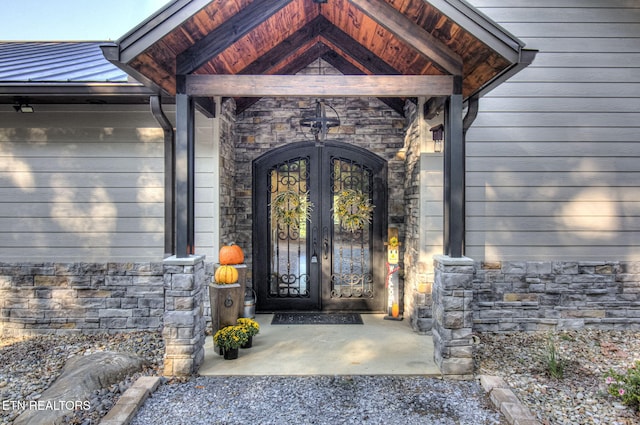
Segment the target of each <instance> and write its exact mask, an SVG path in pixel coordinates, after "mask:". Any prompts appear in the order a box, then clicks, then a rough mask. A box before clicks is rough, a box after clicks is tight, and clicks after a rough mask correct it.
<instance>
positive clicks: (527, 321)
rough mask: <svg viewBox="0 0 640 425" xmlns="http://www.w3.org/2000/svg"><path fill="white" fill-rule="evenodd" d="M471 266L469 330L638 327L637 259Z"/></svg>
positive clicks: (639, 283) (639, 280)
mask: <svg viewBox="0 0 640 425" xmlns="http://www.w3.org/2000/svg"><path fill="white" fill-rule="evenodd" d="M475 268H476V274H475V276H474V279H473V291H474V297H473V299H474V313H473V328H474V330H475V331H480V332H510V331H540V330H547V329H572V328H582V327H593V328H600V329H640V261H638V262H616V261H587V262H582V261H543V262H538V261H535V262H527V261H504V262H493V263H476V265H475Z"/></svg>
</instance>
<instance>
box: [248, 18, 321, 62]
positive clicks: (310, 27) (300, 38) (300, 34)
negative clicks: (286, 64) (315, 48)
mask: <svg viewBox="0 0 640 425" xmlns="http://www.w3.org/2000/svg"><path fill="white" fill-rule="evenodd" d="M327 24H328V22H327V21H326V20H325V19H324V18H321V17H318V18H315V19H314V20H312V21H311V22H309V23H308V24H307V25H305V26H304V27H302V28H300V29H299V30H298V31H296V32H295V33H293V34H292V35H290V36H289V37H287V38H286V39H285V40H283V41H282V42H281V43H279V44H278V45H277V46H275V47H274V48H272V49H271V50H269V51H268V52H267V53H265V54H264V55H262V56H261V57H259V58H258V59H257V60H255V61H253V62H252V63H250V64H249V65H247V66H246V67H245V68H243V69H242V70H241V71H240V72H238V74H263V73H268V71H269V69H271V68H273V67H274V66H276V64H278V63H279V62H281V61H283V60H285V59H286V58H287V56H289V55H291V54H292V53H293V52H297V51H298V50H299V49H300V48H302V46H304V45H305V44H307V43H309V41H311V40H313V39H314V38H315V37H316V36H317V35H318V34H319V32H320V31H321V30H322V28H323V26H324V25H327Z"/></svg>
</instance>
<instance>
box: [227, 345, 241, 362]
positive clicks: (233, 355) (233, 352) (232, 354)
mask: <svg viewBox="0 0 640 425" xmlns="http://www.w3.org/2000/svg"><path fill="white" fill-rule="evenodd" d="M238 351H239V350H238V349H237V348H225V350H224V359H225V360H235V359H237V358H238Z"/></svg>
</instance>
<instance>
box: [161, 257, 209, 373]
mask: <svg viewBox="0 0 640 425" xmlns="http://www.w3.org/2000/svg"><path fill="white" fill-rule="evenodd" d="M205 279H206V278H205V272H204V257H203V256H195V255H194V256H190V257H189V258H176V257H169V258H167V259H165V260H164V297H165V312H164V318H163V320H164V329H163V331H162V336H163V338H164V343H165V354H164V375H166V376H189V375H192V374H194V373H196V372H197V371H198V368H199V367H200V365H201V364H202V362H203V361H204V342H205V320H204V297H205V287H206V286H205Z"/></svg>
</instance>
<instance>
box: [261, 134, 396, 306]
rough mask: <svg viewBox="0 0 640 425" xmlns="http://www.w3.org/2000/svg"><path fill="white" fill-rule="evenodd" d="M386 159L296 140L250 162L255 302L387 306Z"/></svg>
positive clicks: (341, 146) (330, 144) (349, 148)
mask: <svg viewBox="0 0 640 425" xmlns="http://www.w3.org/2000/svg"><path fill="white" fill-rule="evenodd" d="M386 176H387V167H386V161H385V160H384V159H382V158H380V157H378V156H377V155H375V154H373V153H371V152H369V151H366V150H364V149H361V148H357V147H354V146H352V145H349V144H346V143H340V142H332V141H327V142H325V143H323V144H322V145H316V144H315V143H313V142H310V143H308V142H297V143H292V144H290V145H287V146H284V147H281V148H278V149H274V150H273V151H270V152H268V153H266V154H264V155H262V156H261V157H260V158H258V159H256V160H255V161H254V163H253V182H254V184H253V197H254V198H253V217H254V221H253V223H254V231H253V250H254V251H253V285H254V289H256V292H257V295H258V300H257V309H258V310H261V311H269V310H311V311H320V310H362V311H383V310H384V305H385V296H386V293H385V289H384V272H385V271H384V267H385V266H384V264H385V256H384V242H383V240H384V234H385V231H386V228H387V223H386V217H387V205H386V198H387V189H386Z"/></svg>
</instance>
